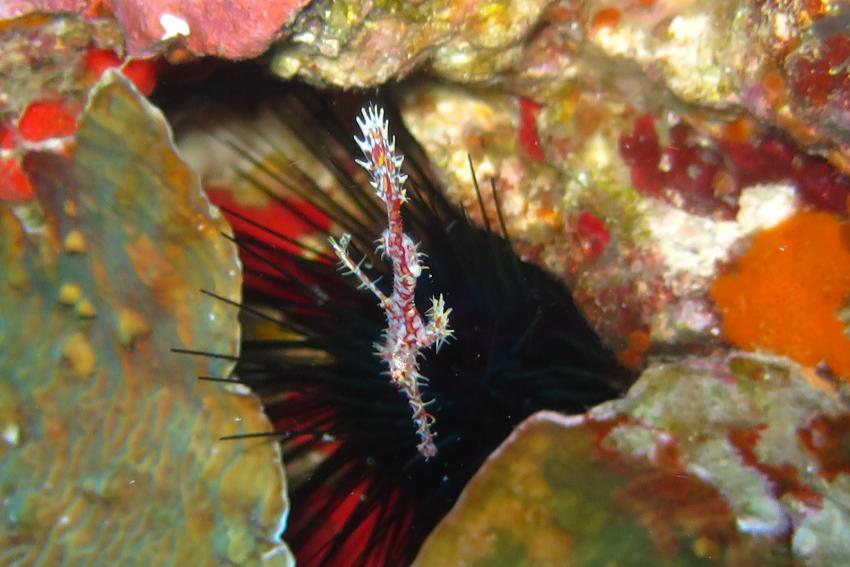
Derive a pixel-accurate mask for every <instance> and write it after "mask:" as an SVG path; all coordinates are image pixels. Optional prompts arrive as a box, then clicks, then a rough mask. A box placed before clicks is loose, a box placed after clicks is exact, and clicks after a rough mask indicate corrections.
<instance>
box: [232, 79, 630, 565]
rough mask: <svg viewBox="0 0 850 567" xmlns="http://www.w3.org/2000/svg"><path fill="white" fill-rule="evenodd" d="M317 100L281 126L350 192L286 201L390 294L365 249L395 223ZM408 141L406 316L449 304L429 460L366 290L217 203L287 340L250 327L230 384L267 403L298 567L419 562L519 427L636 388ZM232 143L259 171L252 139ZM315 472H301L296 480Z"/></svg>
mask: <svg viewBox="0 0 850 567" xmlns="http://www.w3.org/2000/svg"><path fill="white" fill-rule="evenodd" d="M314 96H316V95H315V94H314V93H309V94H308V95H307V96H306V97H305V96H303V95H302V96H299V97H291V98H290V99H289V100H287V104H286V105H285V107H284V108H283V109H282V110H281V114H282V115H283V116H284V117H285V121H286V122H287V123H289V124H290V125H291V128H292V131H293V132H296V133H299V134H300V136H301V139H302V142H303V143H304V144H305V145H306V146H307V147H308V148H311V149H312V151H313V152H314V153H315V156H316V158H317V159H319V160H320V161H322V163H324V164H325V166H326V167H327V168H328V170H329V171H330V172H332V173H333V174H334V175H335V177H336V179H337V182H338V184H339V185H340V186H341V187H343V188H345V191H346V195H347V198H346V202H347V203H348V204H347V205H345V206H341V205H340V204H339V202H337V201H335V200H333V199H330V198H329V196H328V194H327V193H326V192H324V191H323V190H321V189H320V188H319V187H318V186H317V184H312V183H309V182H305V183H306V184H304V185H299V186H297V187H294V188H293V189H294V190H295V191H297V192H298V193H297V194H298V196H299V198H300V199H304V200H306V204H307V206H308V207H310V208H314V209H317V210H319V211H321V212H322V213H323V214H324V215H326V216H327V218H328V219H330V220H331V221H332V222H333V224H334V225H335V228H334V229H333V230H330V229H329V228H328V225H327V224H326V223H320V222H313V225H312V226H313V228H314V229H315V230H317V231H320V232H324V233H326V237H327V236H331V234H329V233H330V232H334V233H335V234H339V233H342V232H345V233H347V234H350V238H347V240H348V242H347V246H346V254H347V253H348V250H349V248H350V249H351V250H353V251H355V252H356V253H357V254H358V255H363V256H366V257H367V258H368V259H369V260H368V261H369V262H370V263H371V264H370V266H369V269H370V271H371V273H377V274H379V275H383V276H384V279H383V281H382V282H379V283H378V284H377V287H376V290H377V291H379V292H380V293H381V294H383V295H384V296H389V295H390V293H387V292H386V291H383V288H382V287H381V284H384V285H386V284H387V283H392V282H393V276H394V273H393V269H392V267H390V266H388V265H387V264H386V263H384V262H381V261H380V257H379V256H377V255H376V254H375V252H374V243H373V240H374V238H375V235H378V234H381V233H382V232H383V231H384V228H385V226H386V223H387V217H386V210H385V207H384V210H382V206H381V205H382V203H381V200H380V199H379V197H376V196H375V192H374V191H372V190H370V188H369V187H368V185H366V184H364V183H362V182H358V181H357V180H356V179H355V177H354V174H353V173H352V167H351V164H352V163H353V162H354V160H355V157H354V155H355V152H356V146H355V145H354V144H353V142H352V140H353V139H352V136H351V131H350V130H346V129H345V128H344V127H340V126H339V124H340V123H339V122H336V121H335V120H334V118H333V116H334V109H333V108H331V107H329V106H321V107H320V106H317V105H319V104H320V103H318V102H316V99H315V98H312V97H314ZM396 123H398V122H396ZM399 133H400V134H404V133H403V132H399ZM402 146H403V148H404V150H405V153H406V154H407V157H408V160H407V162H406V164H407V174H408V175H409V176H410V180H409V183H408V187H409V190H408V195H407V199H406V201H407V202H406V204H405V208H404V211H401V212H400V213H399V214H400V215H403V216H404V223H405V230H406V234H409V236H410V238H411V239H413V240H415V241H416V242H417V243H418V246H419V250H421V251H422V252H425V253H427V254H428V265H429V270H428V271H427V272H424V273H423V274H422V275H421V276H420V277H419V278H418V282H417V285H416V286H415V298H414V302H413V303H414V305H420V306H421V305H427V304H428V300H429V298H434V297H437V296H440V295H442V297H444V298H445V304H447V305H451V307H452V309H453V312H452V314H451V323H452V329H454V332H455V335H456V340H453V341H452V342H450V343H448V344H446V345H445V346H444V348H443V349H442V350H441V352H440V353H439V355H429V356H427V357H420V358H418V363H419V365H420V366H421V368H419V369H418V372H421V375H422V376H427V377H428V383H427V385H426V386H425V394H426V398H428V399H430V400H432V401H431V402H430V404H431V405H429V406H428V412H429V414H430V415H433V419H434V420H435V423H436V424H437V425H436V427H437V428H438V436H437V437H436V438H435V440H433V442H434V443H435V450H434V451H433V453H432V454H430V455H425V453H423V452H422V451H421V443H422V435H421V432H418V427H417V424H416V423H411V419H410V410H409V407H408V403H407V400H405V398H404V396H402V395H400V393H399V390H398V389H397V388H396V387H394V386H393V384H392V383H391V381H390V380H387V376H386V373H387V365H386V362H385V360H382V359H379V358H378V357H375V356H374V355H373V351H374V349H373V346H372V345H373V343H374V342H375V341H380V339H381V337H382V333H384V329H385V327H386V325H387V321H386V320H385V317H384V313H383V312H382V309H381V308H380V307H377V306H376V305H375V302H374V300H373V298H372V297H371V295H370V294H368V293H365V292H364V291H362V290H358V284H359V283H363V280H362V279H361V280H359V281H358V279H356V278H352V277H350V276H345V275H343V274H340V273H339V272H338V270H337V269H336V260H337V259H336V258H335V257H334V254H333V252H332V251H331V250H320V249H316V248H311V247H307V246H303V245H299V244H298V242H297V241H295V240H293V239H292V238H291V237H290V236H289V235H288V234H287V229H286V227H282V226H274V225H270V226H267V225H264V224H261V223H257V222H256V221H254V220H253V219H252V218H251V216H250V214H249V213H248V212H246V211H245V210H237V209H236V208H234V207H232V206H228V207H226V208H225V212H226V213H227V215H228V216H229V218H230V219H231V221H233V223H234V227H235V230H236V240H237V242H238V244H239V246H240V250H241V255H242V258H243V262H244V264H245V273H246V289H245V297H246V301H245V305H244V309H245V312H246V314H247V315H256V316H257V317H259V318H264V319H266V320H267V321H272V322H274V324H275V326H277V327H278V332H277V333H276V335H275V336H272V337H268V336H259V335H254V336H252V335H251V334H250V327H249V333H248V334H247V336H246V337H245V340H244V343H243V349H242V353H241V355H240V361H239V366H238V368H237V375H238V377H239V379H240V380H241V381H243V382H245V383H247V384H249V385H250V386H251V387H252V388H254V389H255V390H256V391H257V392H258V393H259V394H260V395H261V397H262V398H263V401H264V404H265V407H266V411H267V413H268V415H269V417H270V418H271V419H272V421H273V423H274V425H275V428H276V431H277V434H278V435H280V437H281V440H282V441H281V442H282V445H283V448H284V460H285V461H286V463H287V466H288V467H290V473H291V475H292V480H293V486H292V493H291V498H292V514H291V517H290V523H289V526H288V528H287V531H286V533H285V536H284V537H285V539H286V540H287V542H288V543H289V544H290V546H291V547H292V548H293V550H294V552H295V554H296V556H297V558H298V564H299V565H307V566H310V565H343V566H345V565H368V566H372V565H375V566H377V565H408V564H410V562H411V561H412V559H413V557H414V556H415V554H416V552H417V550H418V549H419V547H420V545H421V543H422V542H423V540H424V538H425V537H426V536H427V535H428V533H429V532H430V531H431V529H432V528H433V527H434V526H435V525H436V523H437V522H438V521H439V520H440V519H441V518H442V517H443V515H444V514H445V513H446V512H447V511H448V510H449V509H450V508H451V506H452V505H453V503H454V502H455V499H456V498H457V496H458V495H459V493H460V491H461V490H462V488H463V486H464V485H465V484H466V482H467V481H468V480H469V478H470V477H471V476H472V475H473V473H474V472H475V471H476V470H477V469H478V467H479V466H480V464H481V463H482V462H483V460H484V459H485V458H486V457H487V456H488V455H489V454H490V453H491V452H492V451H493V450H494V449H495V448H496V447H497V446H498V445H499V444H500V443H501V442H502V441H503V440H504V439H505V438H506V437H507V436H508V435H509V434H510V432H511V431H512V429H513V428H514V427H515V426H516V425H517V424H519V423H520V422H521V421H522V420H523V419H525V418H526V417H528V416H529V415H530V414H532V413H534V412H535V411H538V410H541V409H554V410H559V411H562V412H565V413H575V412H581V411H584V410H585V409H587V408H588V407H590V406H592V405H594V404H596V403H598V402H600V401H603V400H605V399H610V398H612V397H614V396H616V395H617V394H618V392H619V391H620V388H621V387H622V385H623V383H624V381H625V379H626V377H625V375H624V372H623V370H622V369H620V368H619V367H618V366H617V364H616V363H615V362H614V360H613V357H612V356H611V355H610V353H609V352H607V351H606V349H605V348H604V347H603V346H602V345H601V344H600V342H599V340H598V338H597V337H596V336H595V334H594V333H593V332H592V330H591V329H590V328H589V326H588V325H587V324H586V322H585V321H584V319H583V318H582V316H581V314H580V313H579V312H578V310H577V309H576V307H575V305H574V304H573V302H572V300H571V298H570V295H569V291H568V290H567V289H566V288H565V287H564V286H563V285H562V284H561V283H560V282H558V281H556V280H554V279H553V278H552V277H550V276H548V275H547V274H545V273H544V272H543V271H541V270H540V269H538V268H536V267H534V266H532V265H530V264H526V263H524V262H522V261H521V260H520V259H518V258H517V256H516V255H515V253H514V252H513V249H512V247H511V245H510V242H509V240H508V239H507V238H506V237H505V236H506V235H504V234H503V235H498V234H494V233H492V232H488V231H484V230H481V229H478V228H476V227H474V226H473V225H472V224H471V223H470V222H469V220H468V219H467V218H466V215H465V214H464V212H463V211H461V210H458V209H457V208H455V207H454V206H452V205H451V204H450V203H448V202H447V201H446V199H445V198H444V197H443V195H442V193H441V192H440V191H439V189H438V188H437V187H436V185H435V183H434V182H433V181H432V178H433V176H431V175H430V174H429V173H428V167H427V165H426V163H425V161H424V159H422V157H421V150H420V149H419V148H418V147H417V146H416V145H415V144H413V143H412V142H411V141H410V140H409V138H407V139H406V142H405V143H403V144H402ZM234 147H235V148H237V150H238V151H239V152H241V153H242V154H243V155H244V156H245V157H247V158H248V159H249V160H251V161H252V163H253V164H254V165H255V166H258V167H259V166H262V162H261V160H259V159H258V158H257V157H256V156H255V155H254V154H253V153H252V151H251V149H250V141H248V140H242V141H240V142H239V143H237V144H234ZM361 147H362V144H361ZM411 158H412V159H411ZM399 165H400V164H399ZM291 167H292V168H293V169H292V171H289V172H285V173H282V172H277V173H275V174H276V175H280V176H281V177H285V178H286V180H287V182H286V183H283V184H284V185H286V184H289V185H292V183H291V180H292V179H300V180H302V181H303V180H304V179H305V177H307V176H305V175H304V174H303V173H301V172H299V171H298V170H297V169H296V168H295V166H294V165H292V166H291ZM266 173H269V172H268V171H267V172H266ZM397 175H404V174H403V173H401V172H400V171H399V172H398V173H397ZM308 181H309V180H308ZM364 185H366V186H364ZM271 196H272V197H273V198H274V199H276V200H278V201H279V202H280V203H288V201H287V200H286V199H285V198H283V197H281V196H280V195H271ZM302 206H303V203H302ZM305 218H310V215H305ZM399 218H401V217H399ZM503 231H504V229H503ZM299 246H300V248H299ZM384 252H386V251H384ZM337 253H339V251H337ZM417 276H419V274H417ZM370 281H371V280H370ZM432 309H433V307H432ZM270 314H271V315H270ZM432 314H433V311H432ZM384 338H386V335H385V334H384ZM417 433H419V435H420V437H419V439H418V440H417ZM230 442H234V441H230ZM236 442H238V441H236ZM417 445H419V446H420V451H419V452H417ZM426 456H430V457H431V458H429V459H426V458H425V457H426ZM305 462H310V463H311V464H310V465H309V466H307V467H306V469H304V470H306V472H303V471H302V472H300V473H299V472H298V471H296V470H295V467H296V463H302V464H303V463H305Z"/></svg>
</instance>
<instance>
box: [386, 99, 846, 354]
mask: <svg viewBox="0 0 850 567" xmlns="http://www.w3.org/2000/svg"><path fill="white" fill-rule="evenodd" d="M401 101H402V111H403V116H404V118H405V122H406V123H407V125H408V127H409V128H410V129H411V131H412V132H413V134H414V135H415V136H416V137H417V139H418V140H419V141H420V143H422V144H423V146H424V147H425V149H426V150H427V152H428V154H429V155H430V156H431V158H432V159H433V161H434V162H435V164H436V165H437V166H438V168H439V171H440V172H441V174H442V178H443V180H444V183H445V186H446V187H447V191H448V192H449V194H450V196H451V197H452V198H453V199H455V200H456V201H457V202H460V203H461V204H463V205H464V206H465V207H466V208H467V209H468V210H469V211H471V214H472V215H473V216H475V213H476V211H477V207H474V206H472V205H473V204H474V203H475V202H476V195H475V193H474V186H473V183H472V177H471V174H470V169H469V165H468V163H467V156H469V157H471V159H472V162H473V164H475V167H476V172H477V175H478V179H479V181H480V182H481V184H482V186H483V187H484V188H485V190H484V191H483V198H484V201H485V204H486V205H487V209H488V213H489V217H490V221H491V222H497V212H496V206H495V203H494V199H493V196H492V194H491V192H490V190H489V182H490V179H492V180H493V181H494V182H495V185H496V191H497V194H498V198H499V202H500V204H501V208H502V211H503V213H504V218H505V220H506V224H507V228H508V232H509V234H510V235H511V236H512V239H513V240H514V242H515V244H516V247H517V249H518V251H519V252H520V253H521V254H522V255H523V257H525V258H526V259H529V260H532V261H534V262H537V263H539V264H541V265H543V266H544V267H545V268H546V269H547V270H549V271H550V272H552V273H554V274H556V275H558V276H559V277H563V278H565V279H566V280H567V281H568V282H569V283H570V284H571V285H572V287H573V291H574V295H575V297H576V299H577V300H578V302H579V303H580V305H581V306H582V308H583V309H584V311H585V314H586V315H587V316H588V317H589V318H590V320H591V322H592V323H593V324H594V325H595V327H596V328H597V330H598V331H599V332H600V333H601V334H602V336H604V337H606V338H607V340H609V341H610V342H611V343H612V344H613V345H615V346H617V347H618V348H627V345H629V343H630V342H631V337H632V336H633V335H634V333H641V334H642V335H646V336H649V337H651V339H652V341H653V342H655V343H656V345H658V347H659V348H662V349H671V348H680V347H681V346H683V345H693V344H696V343H705V342H711V341H713V340H715V338H716V336H717V334H718V331H717V319H716V316H715V314H714V312H713V306H712V304H711V301H710V299H709V298H708V287H709V285H710V284H711V282H712V281H713V279H714V278H715V277H717V275H718V269H719V265H720V264H721V263H722V262H724V261H727V260H729V259H730V257H731V254H732V252H733V246H734V245H735V244H736V243H737V242H738V241H739V240H740V239H742V238H744V237H747V236H748V235H750V234H752V233H753V232H755V231H757V230H758V229H761V228H764V227H769V226H772V225H773V224H775V223H777V222H779V221H781V220H782V219H783V218H785V217H787V216H788V215H790V214H792V213H793V212H794V211H795V210H796V209H797V208H798V207H799V206H800V203H801V201H807V200H808V201H810V202H813V201H814V200H815V197H814V193H815V191H811V194H809V196H808V197H807V194H806V193H804V191H803V189H802V186H803V185H804V184H805V183H806V181H805V179H812V177H811V176H807V175H806V174H807V173H808V172H809V171H810V169H806V168H804V167H802V166H801V169H800V170H799V171H790V170H789V171H787V172H786V171H779V170H778V168H777V167H775V166H770V165H768V164H770V163H775V159H776V158H773V159H771V158H770V157H769V156H768V155H764V154H766V153H767V152H768V151H769V150H768V149H766V148H772V147H773V146H771V145H770V144H774V142H773V141H772V140H770V139H768V140H767V142H768V143H762V141H760V140H758V141H754V142H748V143H751V144H753V145H752V146H748V145H746V144H744V143H743V142H741V143H739V146H741V148H742V149H740V150H739V149H738V146H736V147H735V148H734V149H735V151H738V153H733V149H729V150H727V149H726V148H727V145H731V144H732V142H730V141H728V138H726V137H724V136H728V134H727V131H726V130H729V129H726V130H721V131H719V132H718V134H717V136H716V137H714V136H712V135H710V134H703V133H700V132H699V131H697V130H695V129H693V128H692V127H690V126H689V125H688V124H687V123H685V122H683V121H682V120H681V118H678V117H676V116H675V115H673V117H672V118H666V117H665V118H656V117H654V116H653V115H647V114H642V113H640V112H639V111H638V110H637V109H635V108H633V107H631V106H628V105H626V104H625V100H624V99H622V98H618V95H616V94H610V93H609V95H608V97H607V98H602V97H601V96H600V94H599V92H598V91H597V90H596V89H594V88H591V87H588V89H587V90H572V89H567V90H565V91H564V92H563V93H562V99H561V100H560V101H558V102H557V103H553V104H552V105H550V106H541V105H537V104H535V103H534V102H532V101H529V100H528V99H524V98H521V97H515V96H510V95H503V94H493V93H482V92H480V91H474V90H470V89H464V88H459V87H445V86H438V85H417V86H415V87H413V88H410V89H408V90H406V91H405V92H404V94H403V96H402V98H401ZM664 116H669V115H664ZM754 136H755V135H754ZM671 138H672V140H671ZM759 144H760V145H759ZM775 145H776V148H777V150H776V151H777V152H779V151H781V152H786V153H787V152H790V154H789V157H787V158H785V159H788V160H789V161H788V162H787V163H790V161H791V157H790V156H793V155H794V154H793V150H792V149H791V148H788V147H786V146H783V145H781V144H779V143H778V142H776V143H775ZM753 147H755V148H757V150H754V149H752V148H753ZM771 151H772V150H771ZM744 156H747V158H750V159H745V157H744ZM733 158H734V159H733ZM756 158H758V159H756ZM759 159H760V160H761V161H759ZM798 159H800V160H801V161H800V163H808V162H805V161H804V160H805V159H811V160H813V161H812V162H810V163H812V166H810V167H814V165H817V164H821V163H822V161H816V158H806V157H805V156H804V155H800V157H799V158H798ZM739 160H740V161H741V162H745V163H746V164H748V165H747V166H746V167H744V166H739V165H738V161H739ZM762 162H763V163H764V165H757V164H759V163H762ZM830 171H831V170H830ZM695 173H696V174H698V175H697V176H695V177H692V175H694V174H695ZM836 175H837V174H836ZM795 176H796V177H795ZM839 182H840V183H844V182H845V181H842V180H839ZM719 186H725V187H726V189H724V190H723V191H725V192H721V191H719V190H718V192H715V188H716V187H719ZM839 194H840V193H839Z"/></svg>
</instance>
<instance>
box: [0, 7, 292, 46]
mask: <svg viewBox="0 0 850 567" xmlns="http://www.w3.org/2000/svg"><path fill="white" fill-rule="evenodd" d="M308 2H309V0H276V1H275V2H268V1H266V0H240V1H238V2H233V1H229V0H212V1H206V2H192V1H185V0H156V1H153V2H151V1H146V0H138V1H137V0H131V1H123V0H114V1H109V0H107V1H96V0H66V1H63V0H11V2H6V3H5V4H4V5H2V6H0V19H7V18H13V17H17V16H22V15H25V14H30V13H34V12H76V13H78V14H81V15H83V16H85V17H88V18H95V17H102V16H111V17H114V18H115V19H116V20H117V21H118V23H119V24H120V26H121V29H122V31H123V34H124V38H125V42H126V43H125V45H126V48H127V52H128V54H129V55H131V56H133V57H150V56H152V55H159V54H161V53H162V52H163V51H164V50H165V47H166V46H167V45H168V43H169V42H174V41H177V42H179V43H180V44H181V45H183V46H185V47H186V48H187V49H188V50H189V51H191V52H192V53H194V54H195V55H214V56H217V57H226V58H228V59H246V58H249V57H256V56H258V55H260V54H261V53H263V52H264V51H265V50H266V49H267V48H268V46H269V44H270V43H272V42H273V41H275V40H277V39H279V38H280V37H281V36H282V35H283V28H284V26H285V25H286V24H287V23H289V22H290V21H291V20H292V19H293V18H294V16H295V14H297V13H298V11H299V10H300V9H301V8H302V7H303V6H304V5H306V4H307V3H308Z"/></svg>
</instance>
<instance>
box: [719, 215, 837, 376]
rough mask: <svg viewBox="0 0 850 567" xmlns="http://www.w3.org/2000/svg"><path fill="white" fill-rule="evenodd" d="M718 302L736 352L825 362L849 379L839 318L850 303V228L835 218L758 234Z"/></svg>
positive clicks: (798, 221) (811, 218) (804, 220)
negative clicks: (771, 354)
mask: <svg viewBox="0 0 850 567" xmlns="http://www.w3.org/2000/svg"><path fill="white" fill-rule="evenodd" d="M711 296H712V298H713V299H714V301H715V302H716V303H717V306H718V309H719V310H720V313H721V314H722V315H723V332H724V333H725V334H726V338H727V339H728V340H729V341H730V342H731V343H732V344H734V345H735V346H737V347H739V348H743V349H747V350H756V349H762V350H768V351H772V352H775V353H777V354H783V355H786V356H789V357H791V358H793V359H795V360H797V361H798V362H800V363H801V364H805V365H808V366H813V365H816V364H818V363H820V362H826V363H827V364H829V366H830V368H832V370H833V371H835V372H836V373H837V374H840V375H842V376H843V377H844V378H845V379H848V380H850V338H848V336H847V335H846V334H845V332H844V331H845V327H846V324H845V323H843V322H842V321H841V320H840V319H839V318H838V315H837V314H838V312H839V311H840V310H841V309H842V308H844V307H845V306H846V305H847V302H848V300H850V227H848V225H847V224H846V223H844V222H842V221H840V220H839V219H838V218H836V217H835V216H834V215H832V214H831V213H826V212H810V211H807V212H800V213H797V214H796V215H794V216H792V217H791V218H789V219H787V220H785V221H784V222H782V223H781V224H779V225H777V226H775V227H773V228H771V229H768V230H765V231H763V232H761V233H760V234H758V235H757V236H756V237H755V238H754V240H753V243H752V246H751V247H750V249H749V251H748V252H747V253H746V254H745V255H744V257H742V258H741V259H740V261H739V262H738V266H737V269H736V271H734V272H732V273H729V274H727V275H724V276H721V277H720V278H718V279H717V280H716V281H715V282H714V285H713V286H712V288H711Z"/></svg>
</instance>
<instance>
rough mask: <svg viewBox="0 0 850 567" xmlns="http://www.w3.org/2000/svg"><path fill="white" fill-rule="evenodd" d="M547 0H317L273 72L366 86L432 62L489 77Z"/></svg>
mask: <svg viewBox="0 0 850 567" xmlns="http://www.w3.org/2000/svg"><path fill="white" fill-rule="evenodd" d="M545 5H546V2H545V1H543V0H485V1H483V2H479V1H472V0H463V1H461V2H457V1H449V0H425V1H422V2H408V1H404V0H401V1H398V0H390V1H388V2H361V1H359V0H319V1H317V2H312V3H311V4H310V6H309V7H308V8H307V9H305V10H304V11H303V12H302V13H301V14H299V16H298V17H297V18H296V20H295V21H294V22H293V24H292V26H291V28H290V30H289V32H290V35H289V36H288V38H287V39H286V40H285V41H283V42H281V43H280V45H278V46H277V47H276V48H275V56H274V59H273V62H272V70H273V71H274V72H275V73H277V74H279V75H281V76H283V77H293V76H299V77H301V78H304V79H307V80H309V81H312V82H316V83H322V84H332V85H336V86H342V87H366V86H373V85H379V84H382V83H384V82H386V81H388V80H390V79H394V78H399V77H403V76H405V75H407V74H409V73H410V72H411V71H413V70H414V69H415V68H416V67H420V66H423V65H427V66H428V67H429V68H430V69H431V71H433V72H434V73H436V74H438V75H440V76H442V77H445V78H447V79H450V80H460V81H476V80H485V79H488V78H490V77H492V76H493V75H494V74H496V73H498V72H500V71H503V70H505V69H507V68H509V67H511V66H512V65H513V64H515V63H516V62H517V61H518V60H519V58H520V56H521V55H522V44H523V41H524V39H525V38H526V37H527V36H528V35H529V34H530V33H531V32H532V30H533V27H534V25H535V24H536V23H537V21H538V19H539V17H540V14H541V13H542V11H543V8H544V7H545Z"/></svg>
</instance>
